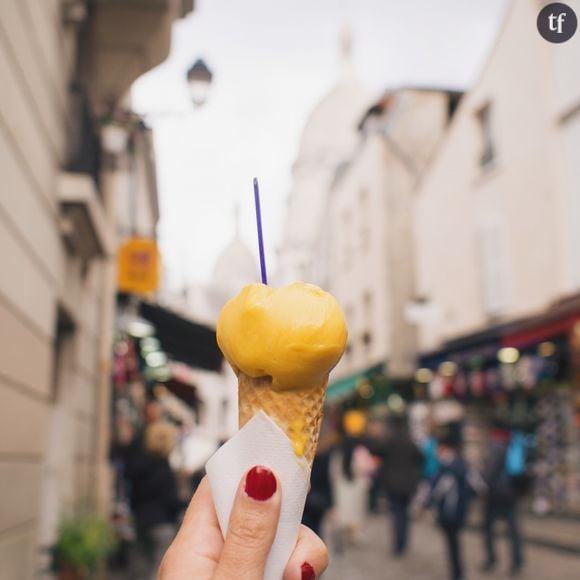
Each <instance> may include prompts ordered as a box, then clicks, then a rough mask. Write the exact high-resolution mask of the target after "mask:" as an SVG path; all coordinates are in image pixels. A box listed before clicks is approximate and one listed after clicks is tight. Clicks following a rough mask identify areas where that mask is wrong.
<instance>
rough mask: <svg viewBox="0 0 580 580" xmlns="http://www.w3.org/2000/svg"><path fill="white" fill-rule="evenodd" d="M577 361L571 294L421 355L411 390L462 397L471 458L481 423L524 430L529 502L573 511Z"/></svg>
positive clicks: (579, 339) (579, 453) (437, 399)
mask: <svg viewBox="0 0 580 580" xmlns="http://www.w3.org/2000/svg"><path fill="white" fill-rule="evenodd" d="M579 361H580V298H575V299H571V300H569V301H566V302H563V303H560V304H558V305H556V306H554V308H552V309H550V310H549V311H548V312H546V313H543V314H541V315H539V316H535V317H530V318H526V319H521V320H518V321H515V322H512V323H509V324H503V325H500V326H496V327H493V328H490V329H487V330H486V331H485V332H481V333H478V334H473V335H470V336H466V337H462V338H461V339H458V340H455V341H453V342H448V343H446V344H445V345H443V348H442V349H441V350H440V351H438V352H436V353H429V354H425V355H423V356H421V357H420V358H419V367H420V368H419V370H418V371H417V374H416V392H417V393H418V395H419V397H423V398H424V399H425V400H427V401H429V404H430V405H438V404H441V402H442V401H446V400H447V401H450V400H453V401H457V402H459V403H460V404H461V406H462V408H463V413H464V415H463V418H462V420H463V423H464V437H465V442H466V447H467V449H468V452H469V454H470V458H471V459H473V460H474V461H475V462H476V463H477V462H478V461H479V460H481V457H482V452H483V450H484V448H485V443H486V438H487V437H486V432H485V429H486V426H487V425H490V424H491V425H496V426H502V427H505V428H508V429H512V430H519V431H523V432H524V433H526V434H527V435H528V441H529V444H530V448H531V450H532V453H531V458H532V459H531V462H532V472H533V475H534V484H533V492H532V505H531V507H532V508H533V510H534V511H535V512H538V513H547V512H550V513H564V512H566V513H571V512H574V513H576V514H578V515H580V438H579V433H580V429H579V428H580V396H579V393H580V388H579V385H580V381H579V377H580V364H579ZM428 418H429V419H431V420H432V419H433V416H432V414H431V415H430V416H429V417H428Z"/></svg>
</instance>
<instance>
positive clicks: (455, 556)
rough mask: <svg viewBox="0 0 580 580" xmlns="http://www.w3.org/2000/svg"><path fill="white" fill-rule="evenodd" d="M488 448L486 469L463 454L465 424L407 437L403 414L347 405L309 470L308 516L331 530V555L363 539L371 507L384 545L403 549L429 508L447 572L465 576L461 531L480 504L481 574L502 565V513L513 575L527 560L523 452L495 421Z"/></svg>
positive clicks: (518, 438)
mask: <svg viewBox="0 0 580 580" xmlns="http://www.w3.org/2000/svg"><path fill="white" fill-rule="evenodd" d="M489 442H490V443H489V445H488V446H487V452H486V454H485V457H484V462H483V464H482V466H481V467H477V468H476V467H475V466H472V465H470V463H469V462H468V461H467V460H466V459H465V457H464V453H463V449H462V447H463V445H462V432H461V425H460V424H459V423H450V424H443V425H437V426H433V427H432V429H430V432H429V433H428V434H427V435H426V436H424V437H423V438H422V439H421V440H415V439H414V438H412V437H411V434H410V432H409V429H408V425H407V419H406V417H405V415H404V414H395V415H391V416H390V417H388V418H386V419H378V418H370V419H369V418H367V416H366V414H365V413H364V412H363V411H360V410H350V411H346V412H345V413H344V414H343V415H342V416H341V417H340V418H339V420H338V421H337V425H336V428H331V427H328V426H327V427H326V428H325V429H323V432H322V434H321V440H320V445H319V449H318V454H317V456H316V459H315V461H314V465H313V469H312V488H311V491H310V494H309V496H308V499H307V502H306V508H305V511H304V518H303V522H304V523H305V524H306V525H308V526H309V527H311V528H312V529H313V530H315V531H316V532H317V533H322V532H323V531H324V532H325V536H326V539H327V541H328V542H329V545H330V548H331V550H332V551H334V552H335V553H342V552H345V551H348V550H353V549H357V548H358V547H359V546H360V545H361V544H364V541H365V522H366V520H367V518H368V516H369V514H378V515H379V516H380V515H381V514H386V515H387V518H388V522H389V527H390V533H388V530H389V528H388V527H387V526H385V552H386V551H387V550H388V549H389V546H390V551H391V553H392V556H393V557H396V558H401V557H404V556H405V553H406V551H407V548H408V546H409V542H410V536H411V528H412V520H413V519H416V518H420V517H427V516H426V513H427V512H429V513H432V514H433V517H434V519H435V521H436V523H437V525H438V527H439V529H440V531H441V536H442V540H443V541H444V543H445V545H446V553H447V558H448V562H449V578H450V579H451V580H463V579H464V578H465V576H464V561H463V553H462V544H461V535H462V531H463V530H464V529H465V528H466V526H467V525H468V523H469V522H470V520H471V519H472V518H470V513H471V512H472V511H473V510H471V507H472V504H473V502H474V500H476V499H479V500H480V501H481V503H482V506H483V514H484V521H483V525H482V532H483V538H482V556H481V562H479V563H478V565H479V566H480V567H481V570H482V571H484V572H489V573H493V572H494V571H495V570H496V565H497V554H496V546H495V544H496V541H495V534H494V528H495V523H496V522H497V521H498V520H505V522H506V523H507V529H508V539H509V542H510V544H511V561H510V562H509V573H510V575H513V576H517V575H518V574H519V573H520V572H521V570H522V569H523V565H524V558H523V553H522V541H521V534H520V523H519V515H518V514H519V512H518V507H519V503H520V498H521V497H522V496H523V495H524V494H525V492H526V491H527V487H528V485H529V478H528V475H527V451H526V447H525V442H524V439H523V436H522V435H521V434H520V433H518V432H512V431H509V430H508V429H505V428H504V427H502V426H501V425H498V424H495V425H494V424H490V425H489Z"/></svg>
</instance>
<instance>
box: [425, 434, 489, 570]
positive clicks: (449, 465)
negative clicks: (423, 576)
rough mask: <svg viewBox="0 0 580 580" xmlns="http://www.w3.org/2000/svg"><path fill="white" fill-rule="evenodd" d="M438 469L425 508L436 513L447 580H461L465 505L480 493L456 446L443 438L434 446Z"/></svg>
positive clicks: (448, 436) (455, 443)
mask: <svg viewBox="0 0 580 580" xmlns="http://www.w3.org/2000/svg"><path fill="white" fill-rule="evenodd" d="M437 452H438V459H439V469H438V471H437V473H436V474H435V476H434V477H433V479H432V483H431V492H430V496H429V499H428V504H429V505H431V506H433V507H434V508H435V509H436V511H437V522H438V524H439V526H440V528H441V530H442V532H443V535H444V537H445V541H446V544H447V556H448V561H449V570H450V578H451V580H464V578H465V576H464V571H463V557H462V554H461V543H460V535H461V531H462V529H463V528H464V526H465V522H466V519H467V514H468V508H469V503H470V501H471V499H472V498H473V497H474V496H475V494H476V491H477V490H478V489H481V486H478V485H477V483H475V482H473V481H472V478H471V477H470V472H469V470H468V466H467V464H466V463H465V461H464V459H463V457H462V456H461V453H460V442H459V440H458V439H457V438H455V437H453V436H450V435H447V436H444V437H442V438H441V439H440V440H439V441H438V445H437Z"/></svg>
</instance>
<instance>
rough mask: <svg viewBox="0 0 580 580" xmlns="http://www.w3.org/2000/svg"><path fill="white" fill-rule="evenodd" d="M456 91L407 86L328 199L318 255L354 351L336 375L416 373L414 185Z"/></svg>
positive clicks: (393, 96) (375, 113)
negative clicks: (410, 308)
mask: <svg viewBox="0 0 580 580" xmlns="http://www.w3.org/2000/svg"><path fill="white" fill-rule="evenodd" d="M456 98H457V96H456V95H450V94H448V93H446V92H444V91H432V90H419V89H401V90H397V91H394V92H390V93H387V94H386V95H385V96H384V97H383V98H382V99H381V100H380V101H379V102H378V103H377V104H375V105H373V106H372V107H371V108H370V109H369V110H368V112H367V113H366V115H364V116H363V117H361V121H360V135H361V143H360V145H359V147H358V148H357V150H356V152H355V153H354V154H353V155H352V157H351V158H350V160H349V162H348V163H346V164H344V165H343V166H341V167H340V169H339V171H338V172H337V174H336V176H335V180H334V184H333V187H332V189H331V191H330V195H329V198H328V202H327V210H326V212H325V213H326V215H327V216H328V218H327V220H328V222H327V223H328V226H327V227H326V228H325V229H324V230H323V232H322V233H323V235H324V236H325V238H326V239H321V240H320V243H319V244H318V245H317V247H318V248H319V250H318V255H319V262H320V263H322V262H326V263H327V264H328V266H327V270H326V279H325V280H324V284H325V285H326V286H327V287H328V289H329V290H330V291H331V292H332V293H333V294H334V295H335V296H336V298H337V299H338V301H339V303H340V304H341V306H342V307H343V309H344V312H345V314H346V317H347V321H348V328H349V344H348V348H347V352H346V354H345V356H344V357H343V359H342V361H341V362H340V363H339V366H338V367H337V369H336V371H335V375H334V376H335V377H336V378H337V379H339V380H340V379H344V378H345V377H348V376H349V375H358V374H360V373H361V372H364V371H365V370H367V369H370V368H375V367H377V365H380V364H383V367H384V368H383V370H384V372H385V374H386V375H387V376H388V377H390V378H391V379H395V380H409V379H410V378H411V377H412V376H413V373H414V370H415V352H416V336H415V327H414V325H413V324H412V323H411V322H410V321H409V320H408V319H407V316H406V308H407V304H408V303H409V302H411V301H412V300H413V298H414V296H415V289H414V286H415V282H414V270H413V259H414V249H413V237H412V229H411V228H412V210H413V191H414V188H415V186H416V185H417V183H418V181H419V179H420V176H421V174H422V172H423V170H424V169H425V167H426V165H427V163H428V162H429V161H430V159H431V156H432V155H433V152H434V150H435V148H436V146H437V145H438V143H439V140H440V138H441V136H442V134H443V132H444V130H445V128H446V126H447V123H448V120H449V116H450V114H451V113H452V111H453V106H454V104H455V100H456Z"/></svg>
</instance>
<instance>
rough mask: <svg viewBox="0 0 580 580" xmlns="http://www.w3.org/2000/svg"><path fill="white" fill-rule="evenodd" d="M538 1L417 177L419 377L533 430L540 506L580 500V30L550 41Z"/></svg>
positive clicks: (498, 419)
mask: <svg viewBox="0 0 580 580" xmlns="http://www.w3.org/2000/svg"><path fill="white" fill-rule="evenodd" d="M540 8H541V3H534V2H527V1H525V0H521V1H520V0H514V1H513V2H511V3H510V6H509V9H508V11H507V12H506V16H505V21H504V23H503V27H502V29H501V31H500V33H499V36H498V39H497V42H496V45H495V48H494V49H493V51H492V54H491V56H490V58H489V60H488V63H487V65H486V66H485V68H484V70H483V72H482V74H481V76H480V78H479V80H478V82H477V83H476V84H475V85H474V87H473V88H472V89H471V90H470V91H469V92H468V93H467V94H466V95H465V97H464V98H463V99H462V101H461V103H460V105H459V107H458V110H457V112H456V114H455V116H454V119H453V120H452V122H451V124H450V127H449V130H448V131H447V133H446V135H445V138H444V139H443V140H442V143H441V144H440V146H439V148H438V150H437V152H436V155H435V156H434V159H433V162H432V163H431V165H430V167H429V169H428V171H427V172H426V174H425V176H424V178H423V179H422V181H421V183H420V184H419V187H418V188H417V191H416V206H415V211H414V240H415V250H416V258H415V272H416V274H415V276H416V284H417V288H416V291H417V296H418V297H419V298H420V300H421V308H417V316H416V318H415V321H416V323H417V332H418V353H419V365H420V366H421V367H424V368H422V369H421V371H420V372H419V373H418V375H417V376H418V380H419V382H420V383H425V384H426V387H427V388H428V390H429V391H430V393H431V397H432V398H435V399H439V398H442V397H443V398H445V397H449V396H452V397H455V398H458V399H460V400H462V401H463V402H465V404H466V407H467V408H468V409H471V410H473V411H474V416H475V415H478V416H480V417H481V416H485V417H486V418H487V419H490V420H493V421H494V423H498V424H500V425H503V426H507V427H510V428H517V429H522V430H524V431H527V432H529V433H530V435H531V436H532V437H533V440H534V441H535V449H536V451H537V455H536V462H535V464H534V466H533V470H534V474H535V475H536V478H535V483H534V493H533V498H534V503H533V506H534V509H536V510H537V511H539V512H544V511H569V510H571V509H574V510H576V511H578V509H579V506H580V475H579V473H578V468H577V465H578V456H579V453H580V450H579V447H578V441H579V437H578V430H577V427H576V425H577V424H578V417H579V416H580V397H579V396H578V388H579V384H578V373H577V362H575V361H576V359H577V355H576V354H575V353H576V352H577V336H578V334H579V332H580V328H578V327H577V321H578V320H579V319H580V308H579V304H578V299H577V293H578V291H579V290H580V286H579V285H578V282H579V280H578V276H577V273H578V264H579V261H578V260H579V256H580V254H579V253H578V244H577V243H576V241H575V240H576V236H577V234H578V224H579V222H578V216H579V213H578V199H579V196H578V189H579V187H580V181H579V179H578V178H579V177H580V176H579V174H578V163H577V159H578V154H579V152H580V141H579V140H578V134H579V133H578V127H579V126H580V125H579V124H578V123H579V121H578V115H577V111H578V95H579V87H578V84H577V79H576V77H577V74H576V73H575V68H574V67H575V65H576V63H577V62H578V58H579V57H578V54H579V53H580V50H579V48H580V44H579V42H580V41H579V40H578V39H577V38H576V39H573V40H572V41H570V43H569V44H565V45H561V46H557V47H556V46H555V45H550V44H549V43H547V42H546V41H544V40H543V39H542V37H541V36H540V35H539V34H538V32H537V29H536V24H535V23H536V18H537V15H538V11H539V10H540ZM530 63H533V65H532V64H530ZM564 71H567V72H564ZM468 416H469V415H468ZM473 432H474V433H475V430H474V431H473Z"/></svg>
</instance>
